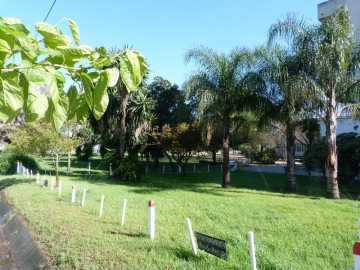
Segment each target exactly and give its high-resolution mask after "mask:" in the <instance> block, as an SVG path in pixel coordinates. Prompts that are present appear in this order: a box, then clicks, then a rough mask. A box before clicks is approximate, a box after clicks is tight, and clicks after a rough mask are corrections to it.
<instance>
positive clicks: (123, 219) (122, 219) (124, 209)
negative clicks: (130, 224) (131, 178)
mask: <svg viewBox="0 0 360 270" xmlns="http://www.w3.org/2000/svg"><path fill="white" fill-rule="evenodd" d="M126 202H127V200H126V199H125V200H124V204H123V209H122V216H121V226H124V223H125V212H126Z"/></svg>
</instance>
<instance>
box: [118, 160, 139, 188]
mask: <svg viewBox="0 0 360 270" xmlns="http://www.w3.org/2000/svg"><path fill="white" fill-rule="evenodd" d="M118 170H119V171H120V175H121V177H122V180H124V181H126V182H139V181H140V180H141V174H142V173H143V170H142V167H141V166H140V163H139V160H138V158H137V156H135V155H130V156H126V157H124V158H123V159H122V160H121V162H120V165H119V167H118Z"/></svg>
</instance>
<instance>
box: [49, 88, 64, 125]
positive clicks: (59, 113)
mask: <svg viewBox="0 0 360 270" xmlns="http://www.w3.org/2000/svg"><path fill="white" fill-rule="evenodd" d="M59 94H60V99H59V103H58V106H57V108H56V110H55V109H54V110H53V108H54V105H53V103H52V102H51V106H49V109H48V111H49V115H48V111H47V112H46V121H47V122H52V125H53V127H54V128H55V129H56V130H60V128H61V127H62V126H63V124H64V122H65V121H66V119H67V110H68V106H69V103H68V97H67V95H66V93H65V92H64V91H63V90H61V91H59Z"/></svg>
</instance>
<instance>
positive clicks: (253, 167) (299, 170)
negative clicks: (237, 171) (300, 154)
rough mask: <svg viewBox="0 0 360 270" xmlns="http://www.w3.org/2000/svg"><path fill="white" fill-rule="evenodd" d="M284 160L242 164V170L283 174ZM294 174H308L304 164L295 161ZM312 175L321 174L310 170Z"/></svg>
mask: <svg viewBox="0 0 360 270" xmlns="http://www.w3.org/2000/svg"><path fill="white" fill-rule="evenodd" d="M285 167H286V162H284V161H276V162H275V164H271V165H264V164H255V163H251V164H250V165H249V166H244V167H243V168H242V170H244V171H251V172H268V173H279V174H285ZM295 174H296V175H309V174H308V172H307V171H306V170H305V166H304V165H303V164H302V163H298V162H296V171H295ZM311 175H312V176H322V173H320V172H312V173H311Z"/></svg>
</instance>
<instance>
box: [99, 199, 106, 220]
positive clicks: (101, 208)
mask: <svg viewBox="0 0 360 270" xmlns="http://www.w3.org/2000/svg"><path fill="white" fill-rule="evenodd" d="M104 199H105V196H104V195H102V196H101V202H100V213H99V217H101V216H102V211H103V207H104Z"/></svg>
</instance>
